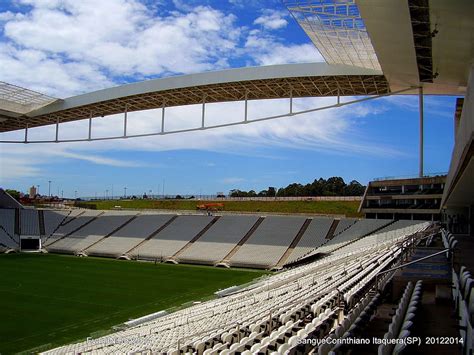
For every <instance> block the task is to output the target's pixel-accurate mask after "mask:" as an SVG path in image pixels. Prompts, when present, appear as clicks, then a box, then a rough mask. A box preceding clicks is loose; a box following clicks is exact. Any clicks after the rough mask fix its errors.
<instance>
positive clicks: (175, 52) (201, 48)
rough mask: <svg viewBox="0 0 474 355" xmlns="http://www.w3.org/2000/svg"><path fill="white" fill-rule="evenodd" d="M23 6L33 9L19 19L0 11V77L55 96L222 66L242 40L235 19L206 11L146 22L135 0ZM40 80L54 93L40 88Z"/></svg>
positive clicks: (149, 15) (35, 1)
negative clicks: (0, 33) (0, 32)
mask: <svg viewBox="0 0 474 355" xmlns="http://www.w3.org/2000/svg"><path fill="white" fill-rule="evenodd" d="M22 3H24V4H29V5H31V6H32V9H31V10H30V11H29V12H27V13H26V14H24V15H21V16H14V15H12V14H11V13H10V12H5V13H0V16H1V18H2V19H3V20H4V36H5V38H6V39H8V40H9V42H8V44H6V43H5V42H4V43H3V45H2V50H1V53H2V57H1V58H0V63H1V66H0V67H1V68H2V69H1V71H0V75H1V77H2V79H4V74H9V75H6V78H7V79H8V80H10V81H13V82H15V83H17V84H20V85H28V86H29V87H30V88H33V89H37V90H38V89H40V88H45V89H46V90H47V93H49V94H53V93H54V94H57V92H58V91H61V92H63V95H59V96H61V97H64V96H68V95H72V94H76V93H78V92H87V91H90V89H91V88H94V89H99V88H102V87H104V86H105V85H108V86H110V85H111V82H112V81H117V79H114V78H116V77H123V76H125V77H134V78H135V79H134V80H137V79H136V77H138V78H140V77H147V76H157V75H163V74H168V73H191V72H200V71H205V70H212V69H217V68H222V67H226V66H228V64H227V58H230V57H232V56H233V55H234V52H235V49H236V47H237V46H238V43H239V38H240V36H241V28H240V27H239V26H237V25H236V24H235V22H236V18H235V16H234V15H232V14H224V13H223V12H221V11H219V10H215V9H213V8H211V7H206V6H197V7H194V8H192V9H190V11H189V12H186V13H183V12H177V11H176V12H171V13H168V14H166V15H162V16H153V12H152V11H147V10H149V9H148V8H147V7H146V6H145V5H143V4H142V3H140V2H139V1H137V0H103V1H99V2H97V1H95V0H84V1H74V0H63V1H60V2H59V1H52V0H51V1H48V2H45V1H39V0H28V1H23V2H22ZM235 53H236V52H235ZM66 74H67V75H66ZM15 75H17V76H18V77H16V78H15ZM45 76H47V77H49V80H46V82H49V83H53V84H54V85H58V86H59V88H58V89H57V90H54V89H53V88H52V87H51V86H52V85H47V84H46V85H44V84H42V83H44V82H45ZM94 76H97V78H96V79H94ZM51 78H54V80H51ZM121 80H123V79H121ZM87 83H89V84H87Z"/></svg>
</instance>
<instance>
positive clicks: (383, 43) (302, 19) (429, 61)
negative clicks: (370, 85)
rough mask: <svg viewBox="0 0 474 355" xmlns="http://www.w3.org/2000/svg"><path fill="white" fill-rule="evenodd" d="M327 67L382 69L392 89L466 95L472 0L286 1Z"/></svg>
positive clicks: (472, 28) (473, 26) (472, 26)
mask: <svg viewBox="0 0 474 355" xmlns="http://www.w3.org/2000/svg"><path fill="white" fill-rule="evenodd" d="M283 2H284V3H285V5H286V6H287V8H288V9H289V11H290V12H291V13H292V14H293V16H294V17H295V19H296V20H297V21H298V22H299V24H300V25H301V27H302V28H303V29H304V31H305V32H306V33H307V34H308V36H309V37H310V38H311V40H312V41H313V43H314V44H315V46H316V47H317V48H318V50H319V51H320V53H321V54H322V55H323V57H324V59H325V60H326V62H327V63H329V64H333V63H342V64H347V65H354V66H361V67H365V68H376V69H378V68H381V70H382V71H383V73H384V75H385V77H386V78H387V81H388V82H389V84H390V89H391V90H392V91H397V90H400V89H401V88H407V87H419V86H422V87H423V91H424V93H425V94H442V95H464V94H465V92H466V86H467V79H468V77H469V70H470V66H471V64H472V58H473V57H474V55H473V54H474V45H473V40H472V34H473V33H474V21H473V20H472V17H473V15H474V1H472V0H450V1H446V0H407V1H400V0H283Z"/></svg>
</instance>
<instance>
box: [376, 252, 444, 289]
mask: <svg viewBox="0 0 474 355" xmlns="http://www.w3.org/2000/svg"><path fill="white" fill-rule="evenodd" d="M450 250H451V249H450V248H447V249H444V250H441V251H439V252H436V253H434V254H431V255H427V256H424V257H422V258H419V259H416V260H413V261H410V262H408V263H405V264H401V265H398V266H395V267H393V268H390V269H388V270H385V271H381V272H379V273H377V274H376V275H375V284H374V286H375V288H376V289H377V291H380V290H379V289H378V288H379V276H380V275H385V274H387V273H389V272H392V271H396V270H399V269H402V268H404V267H406V266H409V265H413V264H416V263H419V262H420V261H424V260H428V259H431V258H432V257H434V256H438V255H441V254H444V253H446V252H449V251H450Z"/></svg>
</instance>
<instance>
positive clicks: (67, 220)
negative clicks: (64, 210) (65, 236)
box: [60, 210, 86, 226]
mask: <svg viewBox="0 0 474 355" xmlns="http://www.w3.org/2000/svg"><path fill="white" fill-rule="evenodd" d="M72 211H73V210H70V211H69V215H67V216H66V217H65V218H64V220H63V222H61V224H60V226H65V225H66V224H69V223H71V222H72V221H74V220H75V219H76V218H78V217H81V216H82V215H83V214H84V213H86V211H85V210H84V211H81V212H79V213H78V214H77V215H75V216H74V215H73V216H71V214H72Z"/></svg>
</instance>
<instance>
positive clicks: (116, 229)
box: [78, 213, 140, 256]
mask: <svg viewBox="0 0 474 355" xmlns="http://www.w3.org/2000/svg"><path fill="white" fill-rule="evenodd" d="M139 215H140V213H137V214H136V215H133V216H130V218H129V219H127V220H126V221H125V222H124V223H122V224H121V225H120V226H118V227H117V228H115V229H114V230H113V231H112V232H110V233H108V234H107V235H105V236H104V237H103V238H100V239H99V240H98V241H96V242H94V243H92V244H91V245H89V246H88V247H86V248H84V249H82V250H81V251H80V252H79V253H78V255H82V256H87V250H88V249H90V248H92V247H93V246H94V245H96V244H98V243H100V242H101V241H103V240H104V239H106V238H108V237H110V236H111V235H114V234H115V233H117V232H118V231H119V230H120V229H122V228H123V227H125V226H126V225H127V224H129V223H130V222H132V221H133V220H134V219H136V218H137V217H138V216H139Z"/></svg>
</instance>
